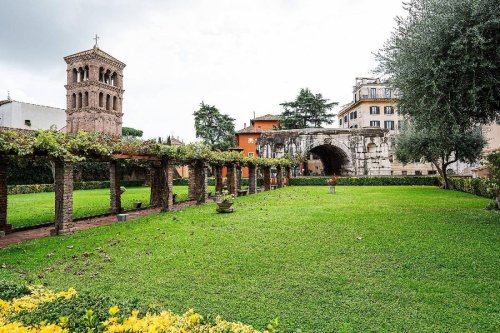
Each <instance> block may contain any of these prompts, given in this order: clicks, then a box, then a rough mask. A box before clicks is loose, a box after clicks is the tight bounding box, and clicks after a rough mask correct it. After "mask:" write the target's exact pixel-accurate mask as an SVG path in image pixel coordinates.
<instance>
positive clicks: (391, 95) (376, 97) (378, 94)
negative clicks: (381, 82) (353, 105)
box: [358, 92, 396, 101]
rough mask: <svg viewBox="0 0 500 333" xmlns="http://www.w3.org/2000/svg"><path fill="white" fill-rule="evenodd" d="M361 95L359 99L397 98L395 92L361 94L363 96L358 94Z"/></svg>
mask: <svg viewBox="0 0 500 333" xmlns="http://www.w3.org/2000/svg"><path fill="white" fill-rule="evenodd" d="M358 97H359V100H360V101H362V100H373V99H389V98H396V96H394V93H390V94H385V93H383V92H382V93H376V94H368V95H361V96H358Z"/></svg>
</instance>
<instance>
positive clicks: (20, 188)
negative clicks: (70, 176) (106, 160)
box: [8, 180, 144, 194]
mask: <svg viewBox="0 0 500 333" xmlns="http://www.w3.org/2000/svg"><path fill="white" fill-rule="evenodd" d="M121 185H122V186H125V187H134V186H142V185H144V180H126V181H123V180H122V181H121ZM101 188H109V180H108V181H90V182H75V183H73V189H75V190H95V189H101ZM41 192H54V184H31V185H9V186H8V194H29V193H41Z"/></svg>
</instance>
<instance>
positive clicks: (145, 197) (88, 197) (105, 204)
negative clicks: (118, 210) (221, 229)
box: [7, 186, 213, 228]
mask: <svg viewBox="0 0 500 333" xmlns="http://www.w3.org/2000/svg"><path fill="white" fill-rule="evenodd" d="M210 190H213V189H210ZM174 193H176V194H177V200H178V201H183V200H187V198H188V194H187V193H188V188H187V186H174ZM149 195H150V188H149V187H130V188H127V190H126V191H125V193H123V195H122V205H123V208H125V209H130V208H132V206H133V203H134V201H141V202H142V203H143V205H149ZM8 200H9V210H8V217H7V218H8V221H9V222H8V223H10V224H12V226H13V228H19V227H24V226H30V225H36V224H41V223H46V222H52V221H53V220H54V204H55V203H54V192H45V193H35V194H15V195H9V197H8ZM109 205H110V203H109V189H99V190H80V191H75V192H74V193H73V216H74V217H75V218H79V217H85V216H91V215H97V214H103V213H107V212H108V210H109Z"/></svg>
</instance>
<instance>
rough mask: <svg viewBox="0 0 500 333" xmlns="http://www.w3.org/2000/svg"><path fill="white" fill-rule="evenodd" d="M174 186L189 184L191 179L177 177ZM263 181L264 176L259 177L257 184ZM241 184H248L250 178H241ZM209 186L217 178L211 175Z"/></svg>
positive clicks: (259, 184)
mask: <svg viewBox="0 0 500 333" xmlns="http://www.w3.org/2000/svg"><path fill="white" fill-rule="evenodd" d="M173 184H174V186H188V185H189V181H188V179H187V178H177V179H174V181H173ZM262 184H263V181H262V178H258V179H257V186H262ZM241 185H242V186H248V178H241ZM208 186H215V178H214V177H210V178H208Z"/></svg>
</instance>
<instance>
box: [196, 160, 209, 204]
mask: <svg viewBox="0 0 500 333" xmlns="http://www.w3.org/2000/svg"><path fill="white" fill-rule="evenodd" d="M207 169H208V165H207V164H206V163H205V162H202V161H198V162H196V163H195V164H194V166H193V173H194V177H193V178H194V179H193V180H194V182H193V183H194V193H195V199H196V203H197V204H202V203H205V202H207V199H208V176H207Z"/></svg>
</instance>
